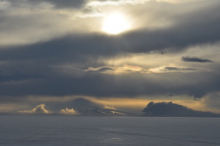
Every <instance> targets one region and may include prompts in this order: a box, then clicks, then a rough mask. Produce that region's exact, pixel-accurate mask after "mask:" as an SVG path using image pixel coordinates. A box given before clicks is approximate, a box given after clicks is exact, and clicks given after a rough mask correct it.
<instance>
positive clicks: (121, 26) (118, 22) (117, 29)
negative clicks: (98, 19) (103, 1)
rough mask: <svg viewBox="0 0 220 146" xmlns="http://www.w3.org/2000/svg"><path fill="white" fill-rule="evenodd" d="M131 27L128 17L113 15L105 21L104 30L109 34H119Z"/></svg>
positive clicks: (118, 14)
mask: <svg viewBox="0 0 220 146" xmlns="http://www.w3.org/2000/svg"><path fill="white" fill-rule="evenodd" d="M129 27H130V24H129V22H128V21H127V20H126V17H125V16H124V15H122V14H120V13H112V14H110V15H108V16H106V18H105V19H104V21H103V27H102V30H103V31H104V32H106V33H108V34H115V35H116V34H119V33H121V32H123V31H125V30H128V29H129Z"/></svg>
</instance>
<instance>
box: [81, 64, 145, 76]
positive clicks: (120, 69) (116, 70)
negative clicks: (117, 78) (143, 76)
mask: <svg viewBox="0 0 220 146" xmlns="http://www.w3.org/2000/svg"><path fill="white" fill-rule="evenodd" d="M85 71H86V72H99V73H104V74H115V75H117V74H124V73H132V72H139V73H142V72H145V69H143V68H142V67H140V66H134V65H127V64H125V65H123V66H117V67H111V66H101V67H97V68H93V67H89V68H88V69H86V70H85Z"/></svg>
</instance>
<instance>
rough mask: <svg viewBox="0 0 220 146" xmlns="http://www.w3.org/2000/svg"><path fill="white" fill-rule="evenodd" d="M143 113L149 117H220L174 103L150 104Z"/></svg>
mask: <svg viewBox="0 0 220 146" xmlns="http://www.w3.org/2000/svg"><path fill="white" fill-rule="evenodd" d="M142 112H143V113H144V114H143V115H142V116H147V117H220V114H217V113H212V112H202V111H196V110H193V109H190V108H188V107H186V106H183V105H179V104H175V103H172V102H160V103H154V102H150V103H149V104H148V105H147V106H146V108H144V109H143V110H142Z"/></svg>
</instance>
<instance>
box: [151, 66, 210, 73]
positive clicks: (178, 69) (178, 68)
mask: <svg viewBox="0 0 220 146" xmlns="http://www.w3.org/2000/svg"><path fill="white" fill-rule="evenodd" d="M204 71H208V70H206V69H202V68H190V67H182V66H175V65H169V66H160V67H156V68H150V69H149V70H148V72H149V73H169V72H181V73H190V72H204Z"/></svg>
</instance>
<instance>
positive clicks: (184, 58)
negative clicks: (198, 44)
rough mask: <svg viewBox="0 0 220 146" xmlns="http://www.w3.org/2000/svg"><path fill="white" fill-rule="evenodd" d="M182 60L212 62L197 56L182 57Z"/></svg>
mask: <svg viewBox="0 0 220 146" xmlns="http://www.w3.org/2000/svg"><path fill="white" fill-rule="evenodd" d="M182 60H183V61H185V62H199V63H207V62H213V61H212V60H209V59H202V58H198V57H189V56H187V57H182Z"/></svg>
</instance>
